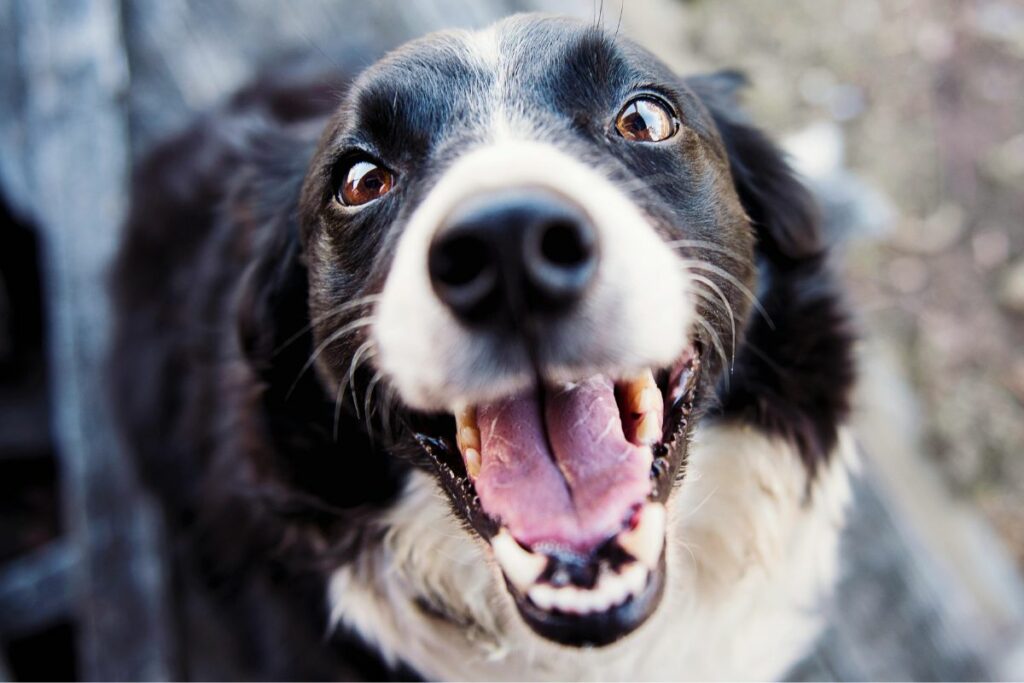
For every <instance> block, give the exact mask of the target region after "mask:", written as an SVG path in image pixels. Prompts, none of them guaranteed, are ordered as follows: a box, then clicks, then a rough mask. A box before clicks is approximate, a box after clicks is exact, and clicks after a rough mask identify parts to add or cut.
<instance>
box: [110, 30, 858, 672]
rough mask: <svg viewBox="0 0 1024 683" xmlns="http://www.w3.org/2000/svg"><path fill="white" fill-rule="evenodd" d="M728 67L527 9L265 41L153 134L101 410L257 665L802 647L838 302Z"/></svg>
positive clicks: (788, 186)
mask: <svg viewBox="0 0 1024 683" xmlns="http://www.w3.org/2000/svg"><path fill="white" fill-rule="evenodd" d="M743 85H744V79H743V77H742V76H741V75H739V74H737V73H735V72H719V73H715V74H711V75H702V76H695V77H689V78H682V77H680V76H678V75H676V74H675V73H673V72H672V71H671V70H670V69H669V68H667V67H666V66H665V65H664V64H663V63H662V62H660V61H659V60H658V59H657V58H656V57H654V56H653V55H651V54H650V53H648V52H647V51H645V50H644V49H642V48H641V47H639V46H638V45H636V44H634V43H633V42H630V41H629V40H627V39H625V38H623V37H620V36H618V35H615V34H612V33H610V32H608V31H607V30H604V29H601V28H597V27H594V26H589V25H585V24H582V23H579V22H576V21H574V20H570V19H564V18H558V17H549V16H539V15H516V16H513V17H510V18H507V19H504V20H502V21H500V22H498V23H496V24H494V25H492V26H490V27H488V28H485V29H483V30H479V31H448V32H442V33H437V34H433V35H430V36H428V37H425V38H422V39H419V40H415V41H413V42H411V43H408V44H406V45H404V46H402V47H400V48H398V49H396V50H394V51H392V52H390V53H388V54H387V55H386V56H384V57H383V58H382V59H380V60H379V61H377V62H376V63H374V64H373V65H372V66H370V67H369V68H366V69H365V70H363V71H361V72H359V73H355V74H353V73H347V72H344V71H343V69H342V68H341V67H340V66H339V67H338V70H336V71H333V70H332V71H331V72H330V73H327V74H323V73H309V72H307V71H302V70H300V69H291V70H289V68H287V67H282V68H281V69H279V70H278V71H277V72H276V73H275V74H272V75H270V76H267V77H265V78H263V79H261V80H259V81H257V82H256V83H254V84H253V85H251V86H249V87H248V88H246V89H244V90H243V91H242V92H240V93H238V94H237V95H236V96H235V97H234V98H232V99H231V101H230V102H228V103H227V104H226V105H224V106H223V107H221V108H219V109H217V110H216V111H214V112H212V113H209V114H207V115H206V116H204V117H203V118H202V119H201V120H200V121H198V122H197V123H196V124H194V125H193V126H191V127H190V128H189V129H187V130H186V131H184V132H183V133H180V134H178V135H177V136H175V137H173V138H171V139H170V140H168V141H167V142H165V143H163V144H162V145H160V146H159V147H158V148H157V149H155V150H154V151H153V152H152V153H151V154H150V155H149V156H148V158H147V159H146V160H145V161H144V163H143V164H142V165H141V167H140V169H139V171H138V173H137V175H136V179H135V184H134V189H133V196H132V202H131V207H132V208H131V211H130V215H129V219H128V222H127V228H126V232H125V237H124V242H123V246H122V249H121V252H120V254H119V257H118V259H117V262H116V265H115V269H114V294H115V304H116V311H117V326H116V332H115V344H114V348H113V351H112V373H113V388H114V391H113V393H114V396H115V400H116V404H117V414H118V417H119V420H120V424H121V425H123V428H124V434H125V438H126V441H127V443H128V444H129V447H130V448H131V450H132V451H133V452H134V453H135V454H136V455H137V459H138V463H139V466H140V469H141V472H142V474H143V476H144V478H145V481H146V482H148V484H149V486H150V487H151V488H152V489H153V490H154V491H155V492H156V494H157V495H158V497H159V500H160V501H161V502H162V504H163V509H164V511H165V513H166V515H167V520H168V527H169V528H170V530H171V532H172V533H171V538H172V540H173V544H172V547H173V549H174V553H173V554H174V559H175V566H176V568H177V571H179V572H180V573H181V574H182V575H183V576H186V577H191V578H187V579H183V580H180V581H179V582H178V584H179V586H180V585H185V586H191V587H192V588H195V587H196V586H198V588H196V590H198V592H199V593H201V594H202V595H204V596H206V598H208V599H209V600H210V604H211V605H213V607H211V608H208V609H207V610H206V611H205V612H203V615H205V616H203V617H202V619H200V621H201V622H203V623H204V624H205V623H206V622H207V621H209V622H218V623H222V624H223V633H225V634H227V635H226V636H225V637H226V638H227V641H228V642H230V643H231V645H230V648H229V649H231V651H232V652H235V653H236V654H238V657H237V659H238V660H239V661H240V662H242V663H243V664H242V665H243V666H244V667H247V668H246V669H245V670H246V671H248V672H249V675H258V676H261V677H266V676H269V677H274V678H293V677H321V676H324V677H326V676H333V677H357V676H371V677H382V676H393V677H424V678H441V679H478V680H497V679H521V680H527V679H562V680H570V679H572V680H575V679H665V678H670V679H680V678H761V679H768V678H776V677H779V676H782V675H784V674H785V673H786V671H787V670H788V668H789V667H790V666H792V665H793V663H794V662H795V661H797V660H798V659H799V658H800V657H801V656H802V655H804V654H805V653H806V652H807V650H808V648H809V647H810V646H811V645H812V644H813V642H814V640H815V638H816V636H817V635H818V633H819V631H820V630H821V627H822V624H823V621H824V618H825V617H824V609H823V606H824V605H825V604H826V602H827V600H828V596H829V593H830V590H831V588H832V586H833V583H834V581H835V579H836V575H837V565H838V558H837V552H838V551H837V548H838V538H839V534H840V531H841V528H842V525H843V517H844V509H845V507H846V505H847V501H848V498H849V481H848V478H849V470H850V456H849V450H850V449H849V437H848V436H846V435H845V434H846V432H845V431H844V423H845V420H846V418H847V415H848V411H849V405H850V392H851V388H852V386H853V383H854V380H855V368H854V362H853V352H852V347H853V342H854V334H853V332H852V329H851V324H850V316H849V314H848V312H847V308H846V306H845V304H844V302H843V297H842V292H841V288H840V286H839V284H838V281H837V279H836V277H835V276H834V275H833V273H832V272H831V270H830V267H829V260H828V253H827V249H826V245H825V244H824V242H823V239H822V236H821V234H820V230H819V225H818V223H819V220H818V217H817V215H816V212H815V207H814V204H813V202H812V200H811V198H810V196H809V195H808V193H807V192H806V191H805V189H804V188H803V187H802V186H801V184H800V183H799V181H798V180H797V179H796V178H795V177H794V174H793V173H792V172H791V170H790V169H789V167H788V166H787V164H786V161H785V159H784V157H783V155H782V154H781V153H780V151H779V150H778V148H777V147H776V146H775V145H773V144H772V143H771V142H770V141H769V139H768V138H767V137H766V136H765V135H764V134H762V133H761V132H759V131H758V130H757V129H756V128H754V127H753V126H752V125H751V124H750V123H749V122H748V121H747V120H746V118H745V117H744V116H743V114H742V113H741V111H740V108H739V106H738V102H737V100H738V93H739V92H740V91H741V89H742V87H743ZM183 609H184V608H183ZM186 611H188V610H186ZM325 632H326V633H327V634H328V635H327V636H325V635H324V634H325ZM203 645H204V643H193V644H191V645H188V646H187V647H188V648H189V649H191V650H193V651H195V650H201V649H202V647H203ZM206 645H209V643H206Z"/></svg>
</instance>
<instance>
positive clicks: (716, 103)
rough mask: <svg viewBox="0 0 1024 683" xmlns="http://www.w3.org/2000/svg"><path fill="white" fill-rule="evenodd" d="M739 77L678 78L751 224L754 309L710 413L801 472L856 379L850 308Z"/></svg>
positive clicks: (834, 426) (818, 451)
mask: <svg viewBox="0 0 1024 683" xmlns="http://www.w3.org/2000/svg"><path fill="white" fill-rule="evenodd" d="M744 84H745V81H744V79H743V78H742V76H740V75H738V74H736V73H734V72H722V73H718V74H712V75H710V76H700V77H695V78H691V79H688V80H687V85H688V86H689V87H690V88H691V89H692V90H693V91H694V92H696V93H697V94H698V96H700V97H701V99H702V100H703V102H704V104H705V106H706V107H707V108H708V110H709V111H710V113H711V115H712V117H713V119H714V121H715V124H716V126H717V127H718V130H719V133H720V135H721V138H722V141H723V144H724V147H725V150H726V153H727V155H728V158H729V165H730V169H731V172H732V177H733V182H734V183H735V186H736V192H737V194H738V195H739V197H740V200H741V201H742V203H743V206H744V208H745V209H746V211H747V214H748V215H749V216H750V218H751V221H752V223H753V225H754V228H755V231H756V237H757V246H756V256H757V264H758V270H759V276H760V281H759V284H758V287H757V290H756V292H755V293H756V294H757V296H758V297H759V299H760V301H761V304H762V306H763V308H764V311H763V312H758V311H755V312H753V313H752V315H751V318H750V319H749V322H748V325H747V328H746V330H745V339H744V344H743V345H742V347H741V348H740V350H739V352H738V353H737V357H736V362H735V366H734V369H733V372H732V375H731V377H730V382H729V383H728V385H726V384H725V383H722V385H720V387H719V392H718V400H719V406H718V407H717V408H716V409H715V410H714V411H713V413H712V414H717V415H719V416H721V417H724V418H725V419H729V420H737V421H742V422H746V423H748V424H753V425H756V426H758V427H760V428H761V429H763V430H764V431H766V432H767V433H768V434H775V435H779V436H781V437H784V438H786V439H788V440H790V441H791V442H792V443H794V445H795V446H796V447H797V451H798V453H799V455H800V458H801V459H802V460H803V462H804V464H805V466H806V468H807V470H808V474H809V476H811V477H813V475H814V473H815V471H816V469H817V467H818V465H819V463H820V462H822V461H823V460H825V459H827V458H828V455H829V453H831V452H832V451H833V450H834V447H835V444H836V442H837V439H838V428H839V425H841V424H843V423H844V422H845V421H846V418H847V416H848V413H849V409H850V405H849V401H850V393H851V391H852V387H853V384H854V380H855V375H856V373H855V363H854V358H853V343H854V339H855V334H854V330H853V325H852V323H851V320H850V315H849V313H848V311H847V307H846V304H845V302H844V301H843V299H842V296H841V294H840V287H839V284H838V282H837V277H836V275H835V274H834V273H833V272H832V271H831V268H830V267H829V263H828V256H827V250H826V247H825V245H824V243H823V238H822V234H821V230H820V226H819V216H818V212H817V207H816V206H815V204H814V201H813V199H812V198H811V196H810V194H809V193H808V191H807V190H806V188H804V186H803V185H802V184H801V183H800V182H799V180H798V179H797V178H796V177H795V175H794V173H793V171H792V170H791V169H790V167H789V165H788V164H787V163H786V161H785V159H784V157H783V155H782V153H781V152H780V150H779V149H778V148H777V147H776V146H775V144H774V143H772V142H771V141H770V140H769V139H768V138H767V137H766V136H765V135H764V134H763V133H761V132H760V131H759V130H757V129H755V128H754V127H752V126H750V125H748V124H747V123H746V122H745V121H744V120H743V117H742V114H741V113H740V110H739V108H738V105H737V102H736V96H737V91H738V89H739V88H740V87H742V86H743V85H744Z"/></svg>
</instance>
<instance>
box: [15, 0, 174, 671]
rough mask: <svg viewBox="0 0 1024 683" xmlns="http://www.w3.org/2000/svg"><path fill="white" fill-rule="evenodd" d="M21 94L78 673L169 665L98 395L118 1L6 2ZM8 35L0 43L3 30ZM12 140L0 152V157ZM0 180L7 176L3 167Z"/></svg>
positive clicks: (123, 139)
mask: <svg viewBox="0 0 1024 683" xmlns="http://www.w3.org/2000/svg"><path fill="white" fill-rule="evenodd" d="M7 8H8V10H9V11H12V13H13V22H12V24H11V28H12V29H13V30H12V31H11V32H10V33H6V34H5V35H8V36H13V37H14V38H15V40H14V41H13V42H14V43H15V45H16V50H17V52H16V58H17V60H18V61H17V64H18V67H19V71H20V74H19V75H20V84H19V85H20V92H19V93H17V95H15V96H14V97H5V98H4V101H5V104H6V108H10V107H11V106H12V105H13V106H14V107H18V108H19V110H18V111H16V112H15V116H17V117H18V120H17V121H16V122H15V123H14V124H11V122H10V120H9V119H8V118H7V117H8V116H10V113H9V112H5V117H4V118H5V126H9V125H15V126H17V127H18V133H19V135H18V138H19V139H18V140H17V142H18V143H20V146H19V147H20V149H18V151H19V152H20V153H21V173H22V174H23V175H22V177H21V180H22V182H23V185H22V187H21V188H20V189H19V188H17V187H15V188H14V189H13V191H12V194H18V193H22V194H21V195H20V196H17V197H16V199H15V203H16V205H18V206H19V208H21V209H22V210H27V211H29V212H30V213H31V218H32V221H33V223H34V224H35V225H38V226H39V227H40V228H41V230H42V237H43V244H44V250H45V254H46V256H45V261H46V263H45V267H44V273H45V278H46V285H47V287H46V289H47V291H48V296H49V304H48V308H49V311H48V313H49V321H50V329H51V331H52V335H51V340H52V341H51V349H50V371H51V380H52V382H53V396H54V397H55V405H54V410H55V421H56V438H57V445H58V450H59V453H60V456H61V463H62V476H63V485H64V512H65V519H66V522H67V524H66V526H67V528H68V529H69V531H70V543H71V544H72V545H73V546H74V547H75V554H76V556H77V557H78V558H79V561H78V562H77V564H76V566H75V570H74V571H73V572H72V574H71V576H72V587H73V590H74V595H75V601H74V609H73V613H74V615H75V618H76V624H77V633H78V642H79V658H80V666H81V669H80V670H81V672H82V673H83V675H84V676H85V677H86V678H90V679H118V680H120V679H162V678H168V677H171V676H173V668H172V666H171V658H172V652H173V648H172V647H170V628H169V627H170V624H169V622H168V621H167V619H166V618H165V614H166V610H165V607H164V602H165V588H166V586H167V585H168V582H167V580H166V579H167V577H166V576H165V572H164V564H163V562H162V559H161V550H160V547H161V539H160V534H159V531H158V530H159V519H158V517H157V515H156V514H155V508H154V506H153V504H152V502H151V501H149V500H148V498H147V496H146V495H145V493H144V492H143V491H142V490H141V489H140V487H139V486H138V484H137V482H136V478H135V476H134V475H133V468H132V467H131V465H130V463H129V461H128V459H127V458H126V457H125V454H124V452H123V450H122V448H121V444H120V443H119V440H118V438H117V437H116V435H115V431H114V429H113V425H112V421H111V415H110V409H109V405H108V402H107V401H106V400H105V391H106V388H105V382H104V372H103V367H104V362H105V355H106V349H107V339H108V336H109V335H108V325H107V321H108V319H109V305H108V299H107V296H106V287H105V271H106V267H107V264H108V262H109V260H110V257H111V255H112V254H113V252H114V249H115V247H116V244H117V239H118V232H119V231H118V227H119V225H120V223H121V221H122V217H123V215H124V210H125V197H126V192H125V189H126V187H127V183H128V176H129V167H130V155H129V135H128V128H127V125H126V120H125V116H124V108H123V98H124V96H125V94H126V92H127V87H128V64H127V61H126V57H125V52H124V45H123V41H122V38H121V34H120V25H121V17H120V12H121V7H120V3H118V2H117V1H116V0H25V1H20V0H19V1H17V2H14V3H13V5H12V4H10V3H8V4H7ZM4 42H8V41H4ZM7 153H10V150H5V156H6V154H7ZM4 180H5V186H6V183H7V178H6V177H5V179H4Z"/></svg>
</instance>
